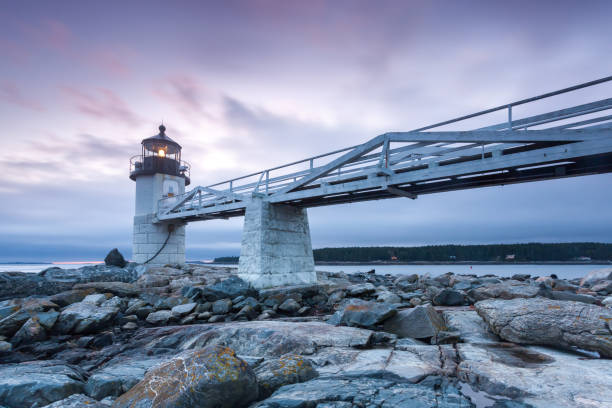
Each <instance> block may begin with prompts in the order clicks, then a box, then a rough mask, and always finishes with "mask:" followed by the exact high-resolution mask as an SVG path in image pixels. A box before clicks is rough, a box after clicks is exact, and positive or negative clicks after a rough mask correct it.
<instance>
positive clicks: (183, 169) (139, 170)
mask: <svg viewBox="0 0 612 408" xmlns="http://www.w3.org/2000/svg"><path fill="white" fill-rule="evenodd" d="M154 173H163V174H169V175H172V176H179V177H184V178H185V181H186V183H185V184H186V185H187V184H189V180H190V176H191V165H190V164H189V163H187V162H186V161H184V160H174V159H171V158H169V157H160V156H143V155H140V154H139V155H136V156H132V157H131V158H130V178H131V179H132V180H134V179H135V178H136V176H139V175H145V174H154Z"/></svg>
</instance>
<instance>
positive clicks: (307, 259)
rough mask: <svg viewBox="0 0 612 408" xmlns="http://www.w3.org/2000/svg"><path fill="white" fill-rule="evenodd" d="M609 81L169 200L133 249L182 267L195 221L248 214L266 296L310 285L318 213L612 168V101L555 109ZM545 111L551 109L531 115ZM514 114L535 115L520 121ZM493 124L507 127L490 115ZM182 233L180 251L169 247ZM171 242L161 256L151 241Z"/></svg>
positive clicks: (248, 233) (244, 254)
mask: <svg viewBox="0 0 612 408" xmlns="http://www.w3.org/2000/svg"><path fill="white" fill-rule="evenodd" d="M610 81H612V76H610V77H606V78H602V79H599V80H595V81H591V82H588V83H584V84H580V85H576V86H573V87H570V88H565V89H561V90H558V91H555V92H550V93H547V94H544V95H539V96H535V97H532V98H528V99H524V100H520V101H517V102H512V103H509V104H505V105H502V106H498V107H495V108H491V109H487V110H484V111H481V112H476V113H473V114H470V115H465V116H462V117H459V118H456V119H451V120H447V121H444V122H440V123H436V124H433V125H431V126H426V127H422V128H419V129H415V130H412V131H408V132H390V133H385V134H382V135H379V136H376V137H374V138H373V139H371V140H368V141H367V142H365V143H363V144H360V145H357V146H351V147H347V148H345V149H341V150H336V151H333V152H329V153H325V154H321V155H319V156H314V157H309V158H306V159H304V160H300V161H297V162H293V163H289V164H286V165H283V166H279V167H274V168H270V169H266V170H262V171H260V172H257V173H253V174H248V175H246V176H243V177H239V178H234V179H231V180H227V181H224V182H221V183H216V184H213V185H210V186H205V187H203V186H199V187H195V188H194V189H192V190H191V191H188V192H186V193H184V194H181V195H178V196H171V197H168V198H164V199H162V200H160V201H159V202H158V203H157V205H156V206H155V207H156V208H155V210H154V211H157V212H156V213H154V214H151V215H150V219H149V218H146V217H145V216H140V218H138V217H136V218H135V220H136V221H135V240H134V247H135V253H136V252H138V253H139V256H141V257H142V258H143V259H147V258H148V254H149V253H154V255H153V258H151V259H155V260H156V261H157V262H162V261H159V259H164V258H163V256H164V252H163V251H167V252H168V254H166V256H167V258H166V259H171V260H175V262H176V260H177V259H178V260H179V261H180V260H181V259H182V260H184V253H185V244H184V225H185V224H186V223H188V222H192V221H198V220H210V219H219V218H221V219H225V218H229V217H235V216H241V215H245V223H244V230H243V236H242V247H241V253H240V263H239V275H240V276H241V277H243V278H244V279H246V280H248V281H250V282H251V283H252V284H253V285H254V286H255V287H259V288H261V287H270V286H277V285H284V284H300V283H313V282H315V281H316V273H315V272H314V261H313V257H312V247H311V241H310V228H309V225H308V218H307V211H306V209H307V208H309V207H316V206H323V205H332V204H342V203H350V202H357V201H366V200H378V199H386V198H394V197H407V198H410V199H415V198H417V197H418V196H419V195H422V194H431V193H439V192H445V191H452V190H458V189H469V188H477V187H485V186H495V185H504V184H511V183H522V182H528V181H538V180H546V179H555V178H562V177H572V176H582V175H588V174H598V173H606V172H610V171H612V98H605V99H600V100H595V101H591V102H589V103H583V104H579V105H573V106H572V105H571V104H570V106H567V105H563V104H561V105H560V106H557V105H555V103H554V100H555V99H558V98H556V97H559V96H563V97H562V98H561V99H564V100H566V101H567V100H568V96H569V97H570V98H569V99H571V97H572V94H571V92H576V91H579V90H583V93H584V90H586V88H590V89H591V90H592V89H593V88H591V87H595V86H602V85H610ZM599 89H601V88H599ZM607 89H610V88H607ZM605 93H606V92H605V91H604V94H605ZM574 95H575V94H574ZM611 96H612V95H611ZM553 97H555V98H553ZM542 105H544V106H547V107H549V109H546V110H544V113H538V114H534V113H535V112H538V111H539V112H541V111H542V109H541V107H542ZM532 108H533V109H532ZM536 109H539V110H537V111H536ZM517 111H521V112H532V113H531V114H527V115H522V116H520V117H517V116H518V115H517ZM492 116H497V119H498V121H499V119H500V117H501V118H503V120H501V121H499V123H497V122H496V121H494V120H492V119H488V118H490V117H492ZM473 121H478V122H479V123H480V125H479V126H477V128H476V129H474V128H473V127H475V126H473V125H472V126H471V127H470V126H469V123H470V122H472V123H473ZM483 125H485V126H483ZM177 146H178V145H177ZM137 190H138V188H137ZM141 191H144V192H145V193H146V191H148V190H146V189H141ZM137 208H138V204H137ZM143 223H144V224H143ZM146 223H150V224H149V225H145V224H146ZM166 225H167V226H168V228H167V229H164V227H165V226H166ZM175 227H176V231H178V232H176V233H175V235H176V238H174V239H175V240H174V241H172V240H171V241H170V242H171V243H172V244H171V245H174V247H171V249H168V248H166V243H168V239H169V238H170V234H171V231H174V230H175ZM166 230H168V231H170V232H164V231H166ZM146 231H152V232H148V233H147V232H146ZM147 234H148V235H147ZM165 234H167V235H168V238H166V240H165V242H164V246H162V247H161V249H159V250H158V248H159V244H157V245H155V244H152V242H158V241H155V240H156V239H157V240H161V239H162V238H163V236H164V235H165ZM145 235H146V236H145ZM137 239H138V240H139V242H137ZM144 241H146V242H148V244H147V243H143V242H144ZM162 242H163V241H162ZM169 247H170V246H169ZM155 251H156V252H155ZM171 251H173V252H171ZM156 257H157V258H156Z"/></svg>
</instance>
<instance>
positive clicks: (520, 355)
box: [457, 343, 612, 408]
mask: <svg viewBox="0 0 612 408" xmlns="http://www.w3.org/2000/svg"><path fill="white" fill-rule="evenodd" d="M457 349H458V354H459V360H460V362H459V365H458V370H457V372H458V376H459V378H460V379H461V380H462V381H465V382H467V383H470V384H472V385H474V386H475V387H476V388H477V389H480V390H483V391H485V392H487V393H489V394H491V395H503V396H506V397H509V398H512V399H522V400H523V401H524V402H526V403H529V404H531V405H533V406H534V407H542V408H549V407H551V406H554V407H558V408H570V407H572V408H592V407H610V406H612V393H610V389H611V388H612V370H610V361H609V360H603V359H587V358H584V357H581V356H580V355H577V354H574V353H569V352H564V351H560V350H554V349H550V348H545V347H536V346H529V347H521V346H517V345H513V344H509V343H507V344H503V343H498V344H497V345H495V344H490V345H476V344H461V343H459V344H457ZM551 403H552V405H551Z"/></svg>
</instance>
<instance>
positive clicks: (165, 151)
mask: <svg viewBox="0 0 612 408" xmlns="http://www.w3.org/2000/svg"><path fill="white" fill-rule="evenodd" d="M141 144H142V150H141V154H140V155H137V156H134V157H132V158H131V160H130V179H132V180H134V181H135V182H136V205H135V211H134V240H133V245H132V260H133V261H134V262H138V263H147V264H151V265H165V264H184V263H185V224H184V223H182V222H180V221H176V220H174V221H169V222H160V221H159V220H158V219H157V212H158V210H159V209H160V208H165V207H167V206H171V205H173V204H174V203H175V202H176V201H177V200H178V199H179V197H180V195H181V194H184V193H185V186H187V185H189V183H190V180H189V171H190V166H189V164H187V163H186V162H184V161H182V160H181V146H180V145H179V144H178V143H177V142H175V141H174V140H172V139H171V138H170V137H168V136H167V135H166V127H165V126H164V125H161V126H159V134H157V135H155V136H152V137H149V138H147V139H144V140H143V141H142V143H141Z"/></svg>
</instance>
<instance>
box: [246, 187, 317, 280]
mask: <svg viewBox="0 0 612 408" xmlns="http://www.w3.org/2000/svg"><path fill="white" fill-rule="evenodd" d="M238 275H239V276H240V277H241V278H242V279H244V280H246V281H248V282H250V283H251V284H252V285H253V286H254V287H255V288H258V289H260V288H269V287H274V286H283V285H296V284H304V283H315V282H316V281H317V274H316V272H315V269H314V258H313V256H312V244H311V242H310V228H309V226H308V215H307V213H306V209H303V208H297V207H294V206H290V205H284V204H270V203H269V202H266V201H263V200H262V199H261V198H259V197H253V200H252V201H251V203H250V204H249V205H248V206H247V207H246V214H245V217H244V229H243V232H242V247H241V249H240V262H239V266H238Z"/></svg>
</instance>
